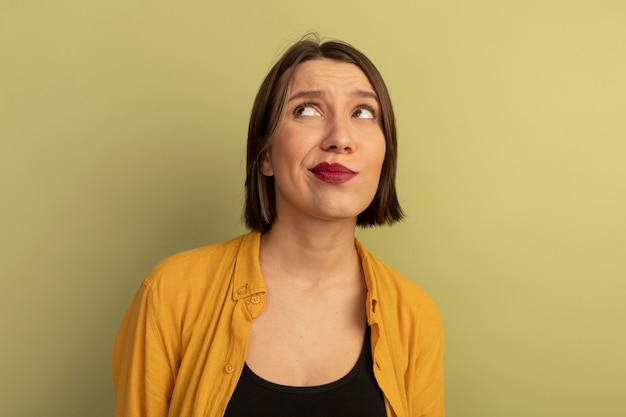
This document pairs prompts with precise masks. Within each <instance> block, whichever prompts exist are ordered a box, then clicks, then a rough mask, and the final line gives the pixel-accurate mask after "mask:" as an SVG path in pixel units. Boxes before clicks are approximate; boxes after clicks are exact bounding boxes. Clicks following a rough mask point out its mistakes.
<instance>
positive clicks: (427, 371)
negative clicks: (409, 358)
mask: <svg viewBox="0 0 626 417" xmlns="http://www.w3.org/2000/svg"><path fill="white" fill-rule="evenodd" d="M421 313H422V314H421V316H422V317H421V320H420V324H419V331H418V338H417V341H416V342H415V343H416V344H417V346H416V347H415V351H417V355H416V356H415V363H414V366H413V369H414V370H415V375H413V380H414V381H415V389H413V390H411V392H409V393H408V398H409V402H410V403H411V407H410V408H411V410H420V412H419V413H418V414H417V415H418V416H419V417H444V416H445V398H444V370H443V348H444V335H443V326H442V324H441V317H440V316H439V312H438V310H437V307H436V306H435V305H434V303H432V301H431V302H430V303H427V308H426V309H424V310H423V311H422V312H421Z"/></svg>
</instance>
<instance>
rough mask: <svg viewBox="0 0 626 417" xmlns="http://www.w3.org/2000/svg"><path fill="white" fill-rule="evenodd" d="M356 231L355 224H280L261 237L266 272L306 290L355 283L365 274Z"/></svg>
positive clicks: (261, 260)
mask: <svg viewBox="0 0 626 417" xmlns="http://www.w3.org/2000/svg"><path fill="white" fill-rule="evenodd" d="M354 230H355V223H354V221H345V222H343V221H339V222H337V221H333V222H323V221H320V222H313V223H308V224H299V225H297V226H296V225H290V224H288V223H286V222H280V221H276V222H275V223H274V224H273V225H272V228H271V229H270V230H269V231H267V232H265V233H264V234H263V236H262V238H261V259H260V262H261V267H262V270H263V273H264V275H268V278H269V277H270V276H271V277H272V279H281V280H283V279H287V280H289V281H290V282H291V283H292V284H293V285H297V286H298V287H301V288H302V289H305V288H309V289H312V288H322V287H326V286H329V285H330V286H332V285H334V284H337V283H339V282H342V281H344V280H352V279H354V277H355V275H359V276H360V275H361V272H360V268H361V267H360V259H359V255H358V253H357V251H356V247H355V244H354Z"/></svg>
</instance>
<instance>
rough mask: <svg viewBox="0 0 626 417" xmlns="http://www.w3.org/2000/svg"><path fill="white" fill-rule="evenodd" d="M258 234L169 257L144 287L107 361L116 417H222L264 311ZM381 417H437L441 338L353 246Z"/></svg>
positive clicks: (382, 269) (414, 290)
mask: <svg viewBox="0 0 626 417" xmlns="http://www.w3.org/2000/svg"><path fill="white" fill-rule="evenodd" d="M259 247H260V234H259V233H258V232H251V233H248V234H246V235H243V236H240V237H238V238H235V239H233V240H230V241H227V242H223V243H219V244H216V245H212V246H207V247H203V248H199V249H195V250H191V251H187V252H183V253H180V254H178V255H174V256H172V257H170V258H168V259H166V260H164V261H162V262H161V263H160V264H159V265H157V266H156V267H155V269H154V270H153V271H152V272H151V273H150V274H149V276H148V277H147V278H146V279H145V280H144V281H143V283H142V285H141V287H140V288H139V291H138V292H137V294H136V295H135V297H134V299H133V301H132V303H131V305H130V307H129V308H128V311H127V312H126V315H125V317H124V320H123V322H122V325H121V327H120V330H119V333H118V336H117V339H116V341H115V348H114V353H113V385H114V388H115V394H116V398H117V406H116V411H115V416H116V417H166V416H167V417H214V416H215V417H222V416H223V415H224V411H225V410H226V405H227V404H228V401H229V399H230V396H231V395H232V393H233V391H234V390H235V386H236V385H237V381H238V379H239V376H240V375H241V372H242V369H243V365H244V360H245V356H246V346H247V342H248V336H249V333H250V326H251V323H252V320H253V319H254V318H255V317H256V316H258V315H259V314H260V313H261V311H263V308H264V307H265V284H264V282H263V277H262V275H261V269H260V266H259ZM356 247H357V250H358V253H359V256H360V257H361V262H362V265H363V271H364V274H365V280H366V284H367V288H368V293H367V304H366V309H367V311H366V314H367V321H368V324H369V325H370V326H371V330H372V331H371V344H372V357H373V358H374V374H375V376H376V380H377V382H378V384H379V386H380V388H381V389H382V391H383V393H384V396H385V403H386V408H387V415H388V417H444V415H445V411H444V392H443V364H442V361H443V330H442V327H441V320H440V317H439V313H438V311H437V308H436V306H435V305H434V303H433V302H432V300H431V299H430V298H429V297H428V295H426V293H425V292H424V291H422V290H421V289H420V288H419V287H418V286H417V285H415V284H414V283H413V282H411V281H409V280H408V279H407V278H405V277H404V276H402V275H400V274H399V273H397V272H395V271H393V270H392V269H390V268H389V267H388V266H387V265H385V264H384V263H383V262H382V261H380V260H379V259H377V258H375V257H374V256H373V255H371V254H370V253H369V252H367V251H366V250H365V248H364V247H363V246H362V245H361V244H360V243H359V242H358V241H356Z"/></svg>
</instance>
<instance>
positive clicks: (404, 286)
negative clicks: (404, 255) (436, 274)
mask: <svg viewBox="0 0 626 417" xmlns="http://www.w3.org/2000/svg"><path fill="white" fill-rule="evenodd" d="M359 251H360V252H361V257H362V259H363V261H364V262H363V263H364V269H365V271H364V272H365V274H366V277H367V276H368V275H369V279H368V280H369V281H371V283H370V285H371V287H372V290H373V291H375V292H376V293H377V296H378V297H379V298H381V301H382V300H386V301H387V302H391V303H392V304H395V305H396V306H400V307H401V308H404V309H408V310H414V309H420V310H424V309H425V310H429V311H431V312H432V313H433V314H438V313H437V306H436V305H435V303H434V301H433V299H432V298H431V297H430V295H429V294H428V293H427V292H426V291H425V290H424V289H423V288H422V287H421V286H420V285H419V284H418V283H417V282H416V280H414V279H409V278H408V277H407V276H405V275H404V274H402V273H400V272H398V271H397V270H395V269H394V268H392V267H391V266H389V265H388V264H387V263H386V262H385V261H383V260H382V259H380V258H378V257H377V256H375V255H374V254H372V253H371V252H368V251H367V250H366V249H365V248H364V247H363V246H362V245H360V248H359Z"/></svg>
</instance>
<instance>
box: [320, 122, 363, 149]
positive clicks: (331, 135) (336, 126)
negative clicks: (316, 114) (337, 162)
mask: <svg viewBox="0 0 626 417" xmlns="http://www.w3.org/2000/svg"><path fill="white" fill-rule="evenodd" d="M354 145H355V143H354V132H353V131H352V126H351V124H350V121H349V120H346V119H344V118H342V117H340V116H335V117H333V118H332V119H330V120H329V121H328V125H327V129H326V132H325V135H324V140H323V141H322V144H321V146H322V149H324V150H325V151H328V152H336V153H352V152H354V150H355V148H354Z"/></svg>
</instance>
